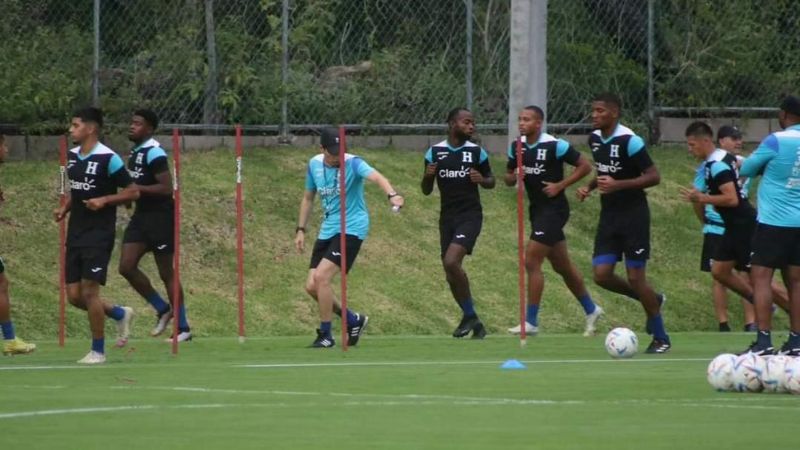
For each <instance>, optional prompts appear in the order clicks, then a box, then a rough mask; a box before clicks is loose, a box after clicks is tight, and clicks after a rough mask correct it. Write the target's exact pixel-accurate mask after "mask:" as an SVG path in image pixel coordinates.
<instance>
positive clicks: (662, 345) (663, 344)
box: [644, 339, 672, 354]
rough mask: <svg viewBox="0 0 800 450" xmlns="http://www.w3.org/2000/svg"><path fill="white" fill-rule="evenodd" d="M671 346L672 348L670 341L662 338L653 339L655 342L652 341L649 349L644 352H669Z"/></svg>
mask: <svg viewBox="0 0 800 450" xmlns="http://www.w3.org/2000/svg"><path fill="white" fill-rule="evenodd" d="M670 348H672V344H670V343H669V342H668V341H664V340H661V339H653V342H651V343H650V345H648V346H647V350H645V351H644V352H645V353H653V354H661V353H667V352H668V351H669V349H670Z"/></svg>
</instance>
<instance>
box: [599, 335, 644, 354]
mask: <svg viewBox="0 0 800 450" xmlns="http://www.w3.org/2000/svg"><path fill="white" fill-rule="evenodd" d="M638 350H639V338H637V337H636V333H634V332H633V331H631V330H629V329H627V328H621V327H620V328H614V329H613V330H611V331H609V333H608V335H607V336H606V351H607V352H608V354H609V355H611V357H612V358H633V355H635V354H636V352H637V351H638Z"/></svg>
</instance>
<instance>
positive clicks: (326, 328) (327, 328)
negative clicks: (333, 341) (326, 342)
mask: <svg viewBox="0 0 800 450" xmlns="http://www.w3.org/2000/svg"><path fill="white" fill-rule="evenodd" d="M319 331H320V333H322V335H323V336H325V337H331V323H330V322H320V323H319Z"/></svg>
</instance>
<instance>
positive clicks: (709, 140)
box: [686, 121, 714, 160]
mask: <svg viewBox="0 0 800 450" xmlns="http://www.w3.org/2000/svg"><path fill="white" fill-rule="evenodd" d="M686 145H687V146H688V147H689V152H690V153H691V154H692V155H694V157H695V158H697V159H700V160H703V159H706V158H708V155H710V154H711V153H713V152H714V130H712V129H711V127H710V126H708V124H707V123H705V122H700V121H697V122H692V123H690V124H689V126H688V127H686Z"/></svg>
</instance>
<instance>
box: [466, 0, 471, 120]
mask: <svg viewBox="0 0 800 450" xmlns="http://www.w3.org/2000/svg"><path fill="white" fill-rule="evenodd" d="M465 2H466V6H467V52H466V63H467V67H466V72H467V73H466V77H467V106H466V107H467V109H472V8H473V3H472V2H473V0H465Z"/></svg>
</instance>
